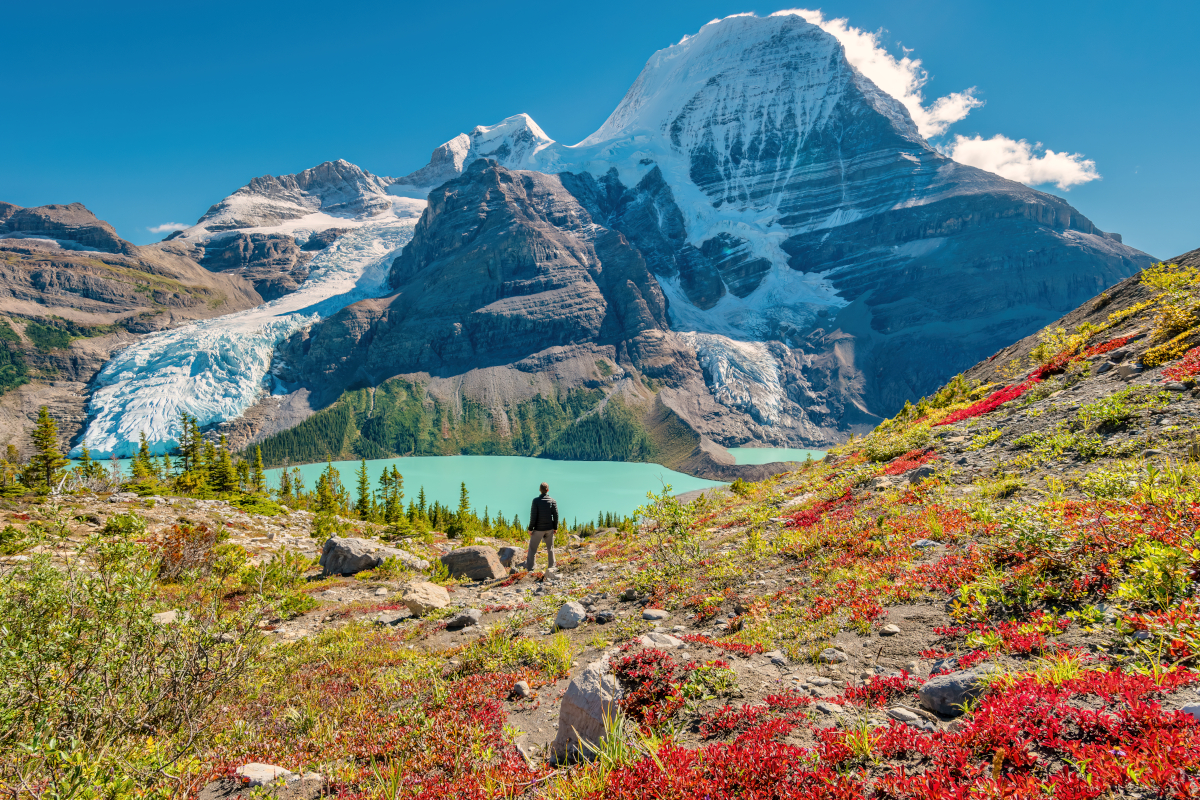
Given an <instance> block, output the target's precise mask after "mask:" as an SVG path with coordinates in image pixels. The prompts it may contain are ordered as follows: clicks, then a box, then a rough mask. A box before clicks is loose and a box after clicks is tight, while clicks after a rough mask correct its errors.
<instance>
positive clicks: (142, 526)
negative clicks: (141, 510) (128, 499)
mask: <svg viewBox="0 0 1200 800" xmlns="http://www.w3.org/2000/svg"><path fill="white" fill-rule="evenodd" d="M100 533H101V534H102V535H104V536H119V537H120V538H122V539H137V538H140V537H141V536H143V535H145V533H146V520H144V519H142V518H141V517H139V516H138V515H137V514H134V513H132V512H130V513H128V514H113V515H112V516H111V517H109V518H108V519H106V520H105V521H104V529H103V530H102V531H100Z"/></svg>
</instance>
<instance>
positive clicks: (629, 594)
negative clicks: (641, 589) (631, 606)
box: [621, 589, 638, 600]
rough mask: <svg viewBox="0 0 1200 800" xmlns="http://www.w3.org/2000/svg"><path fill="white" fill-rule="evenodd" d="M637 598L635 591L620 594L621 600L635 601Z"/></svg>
mask: <svg viewBox="0 0 1200 800" xmlns="http://www.w3.org/2000/svg"><path fill="white" fill-rule="evenodd" d="M637 597H638V593H637V589H626V590H625V591H624V592H622V593H621V599H622V600H637Z"/></svg>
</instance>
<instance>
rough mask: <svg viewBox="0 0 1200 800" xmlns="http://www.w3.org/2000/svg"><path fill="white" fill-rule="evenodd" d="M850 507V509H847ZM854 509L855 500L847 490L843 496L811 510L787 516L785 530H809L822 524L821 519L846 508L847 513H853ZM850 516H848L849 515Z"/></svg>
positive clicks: (784, 524) (824, 501) (815, 506)
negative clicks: (819, 523)
mask: <svg viewBox="0 0 1200 800" xmlns="http://www.w3.org/2000/svg"><path fill="white" fill-rule="evenodd" d="M847 506H848V508H846V507H847ZM853 507H854V498H853V497H852V496H851V494H850V490H849V489H847V490H846V492H845V493H844V494H841V495H839V496H837V497H835V498H833V499H832V500H822V501H821V502H819V503H817V504H816V505H814V506H812V507H811V508H806V509H804V510H803V511H797V512H796V513H795V514H790V515H785V517H784V520H785V521H784V523H783V527H785V528H808V527H811V526H813V525H816V524H817V523H818V522H820V520H821V518H822V517H823V516H825V515H826V514H829V513H830V512H832V511H834V510H836V509H839V508H845V510H846V511H847V512H852V511H853ZM847 515H848V514H847Z"/></svg>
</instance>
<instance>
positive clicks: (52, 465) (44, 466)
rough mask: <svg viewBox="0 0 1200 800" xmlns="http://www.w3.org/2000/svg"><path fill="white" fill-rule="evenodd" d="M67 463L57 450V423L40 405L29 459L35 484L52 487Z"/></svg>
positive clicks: (47, 410)
mask: <svg viewBox="0 0 1200 800" xmlns="http://www.w3.org/2000/svg"><path fill="white" fill-rule="evenodd" d="M68 463H70V462H68V461H67V459H65V458H63V455H62V453H60V452H59V451H58V423H57V422H55V420H54V417H52V416H50V410H49V409H48V408H46V406H42V407H41V410H39V411H38V418H37V423H36V425H35V426H34V429H33V456H32V457H31V458H30V459H29V465H30V467H31V468H32V472H33V474H34V476H36V477H35V479H36V481H37V484H38V485H43V486H45V487H47V488H49V489H53V488H54V483H55V480H56V479H57V477H58V473H59V472H60V471H61V470H62V468H63V467H65V466H66V465H67V464H68Z"/></svg>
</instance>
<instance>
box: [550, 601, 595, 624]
mask: <svg viewBox="0 0 1200 800" xmlns="http://www.w3.org/2000/svg"><path fill="white" fill-rule="evenodd" d="M586 616H587V609H585V608H584V607H583V603H563V605H562V607H561V608H560V609H558V615H557V616H556V617H555V618H554V624H555V625H556V626H558V627H559V628H566V629H569V628H578V627H579V623H581V622H583V620H584V618H585V617H586Z"/></svg>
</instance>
